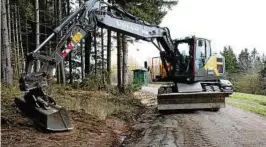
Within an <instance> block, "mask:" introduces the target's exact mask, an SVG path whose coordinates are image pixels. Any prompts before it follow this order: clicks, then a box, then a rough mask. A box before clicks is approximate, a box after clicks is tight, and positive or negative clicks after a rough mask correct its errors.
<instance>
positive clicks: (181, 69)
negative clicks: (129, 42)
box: [14, 0, 233, 131]
mask: <svg viewBox="0 0 266 147" xmlns="http://www.w3.org/2000/svg"><path fill="white" fill-rule="evenodd" d="M97 27H102V28H106V29H110V30H112V31H116V32H120V33H123V34H125V35H127V36H131V37H134V38H136V39H142V40H145V41H148V42H151V43H153V44H154V46H155V47H156V48H157V49H158V50H159V52H160V59H161V61H162V64H163V67H164V68H165V71H166V75H167V76H166V77H165V80H166V81H170V82H171V83H172V84H168V85H164V86H162V87H160V88H159V90H158V96H157V102H158V110H159V111H163V110H175V109H177V110H179V109H202V108H209V109H211V108H215V109H218V108H220V107H224V100H225V97H227V96H228V95H229V94H231V93H232V92H233V90H232V84H231V83H230V82H229V81H228V80H224V79H223V75H224V69H225V68H224V59H223V58H218V57H216V56H212V55H211V50H210V47H209V44H208V41H207V40H206V39H202V38H195V37H192V38H187V39H184V40H173V39H172V38H171V35H170V31H169V29H168V28H165V27H159V26H157V25H152V24H150V23H148V22H145V21H143V20H141V19H140V18H138V17H136V16H134V15H132V14H130V13H128V12H126V11H125V10H123V9H122V8H120V7H118V6H117V5H112V4H110V3H107V2H104V1H101V0H89V1H87V2H85V3H84V5H83V6H81V7H80V8H78V9H77V10H76V11H75V12H74V13H72V14H71V15H70V16H68V17H67V18H66V19H65V20H64V21H63V22H62V23H61V24H60V25H59V26H58V27H56V28H55V29H54V30H53V33H52V34H51V35H50V36H49V37H47V39H46V40H44V41H43V42H42V43H41V44H40V45H39V47H38V48H36V49H35V50H34V51H32V52H30V53H28V54H27V63H26V72H25V73H23V74H22V75H21V78H20V80H19V86H20V90H21V91H24V92H25V93H24V95H23V96H22V97H16V98H15V100H14V101H15V105H16V107H17V108H18V110H20V111H21V112H22V113H23V114H25V115H26V116H27V117H29V118H31V119H32V120H33V121H34V122H36V123H37V124H38V125H39V126H41V127H42V128H44V129H45V130H50V131H67V130H72V129H73V125H72V123H71V121H70V118H69V116H68V114H67V111H66V109H65V108H63V107H61V106H59V105H58V104H56V102H55V100H54V99H53V98H52V97H50V96H48V95H47V94H45V92H44V88H45V87H47V86H48V84H47V83H48V82H47V80H48V78H49V73H50V72H51V71H52V70H53V69H54V68H55V67H56V66H57V65H58V64H59V63H61V62H63V61H64V58H65V57H66V56H67V55H68V53H69V52H71V51H73V50H76V49H78V43H79V42H80V41H81V40H82V39H83V38H84V37H86V35H88V34H89V33H90V32H91V31H94V30H95V29H96V28H97ZM51 41H56V44H55V45H54V46H53V48H54V50H53V52H52V53H50V54H48V53H47V50H48V44H49V42H51ZM180 43H187V44H188V45H189V50H188V54H187V55H183V54H182V53H180V51H179V50H178V44H180ZM62 48H63V50H62ZM200 48H203V49H202V50H200ZM37 60H38V61H40V62H41V68H40V70H39V71H35V70H33V69H34V68H35V66H36V64H35V62H36V61H37Z"/></svg>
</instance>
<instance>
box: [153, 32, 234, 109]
mask: <svg viewBox="0 0 266 147" xmlns="http://www.w3.org/2000/svg"><path fill="white" fill-rule="evenodd" d="M175 54H176V56H177V59H178V61H179V66H178V67H177V68H178V70H173V68H174V67H173V66H172V67H171V64H170V63H168V64H167V67H166V68H167V69H169V68H170V69H172V70H170V71H169V72H170V74H168V75H170V76H167V74H166V70H165V68H157V69H159V72H158V71H155V69H156V66H157V67H162V66H163V65H162V64H161V62H160V61H159V63H160V64H159V66H158V65H155V62H154V60H158V59H160V58H153V62H152V63H153V64H152V68H151V69H152V70H151V76H152V79H153V81H162V82H170V83H171V84H169V83H168V84H166V85H162V86H161V87H160V88H159V90H158V96H157V102H158V110H159V111H163V110H175V109H177V110H179V109H212V110H215V111H217V110H219V109H220V108H222V107H225V97H227V96H228V95H230V94H231V93H232V92H233V90H232V84H231V83H230V82H229V81H228V80H223V78H224V66H225V64H224V63H225V61H224V58H223V57H222V56H218V55H213V54H212V50H211V44H210V40H208V39H204V38H197V37H195V36H193V37H186V38H184V39H179V40H175ZM157 63H158V62H157ZM171 72H172V73H171ZM158 73H159V74H158ZM155 74H157V76H154V75H155ZM158 75H160V76H158ZM171 81H173V82H171Z"/></svg>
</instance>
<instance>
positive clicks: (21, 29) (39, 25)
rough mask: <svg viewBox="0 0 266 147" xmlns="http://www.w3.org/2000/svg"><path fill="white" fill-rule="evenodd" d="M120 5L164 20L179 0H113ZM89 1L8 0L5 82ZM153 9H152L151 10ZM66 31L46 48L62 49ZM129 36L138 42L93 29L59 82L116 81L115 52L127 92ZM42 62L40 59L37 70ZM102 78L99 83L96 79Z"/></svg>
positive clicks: (3, 56) (59, 75)
mask: <svg viewBox="0 0 266 147" xmlns="http://www.w3.org/2000/svg"><path fill="white" fill-rule="evenodd" d="M108 2H109V3H113V4H118V5H119V6H121V7H123V8H124V9H125V10H127V11H128V12H131V13H132V14H134V15H136V16H138V17H140V18H142V19H144V20H145V21H148V22H150V23H152V24H157V25H158V24H159V23H160V21H161V20H162V18H163V17H164V16H165V15H166V12H167V11H168V10H169V9H170V8H171V7H172V6H174V5H176V4H177V1H163V0H156V1H152V3H150V1H149V0H147V1H142V2H140V1H133V0H127V1H125V0H116V1H115V0H108ZM83 3H84V0H44V1H39V0H19V1H18V0H3V1H2V3H1V4H2V7H1V8H2V10H1V13H2V15H1V17H2V18H1V22H2V27H1V42H2V43H1V52H2V53H1V59H2V60H1V81H2V82H3V83H5V84H7V85H12V84H14V83H15V82H17V80H18V79H19V77H20V74H21V73H23V72H24V71H25V68H26V61H27V59H26V58H27V56H26V55H27V53H29V52H32V51H33V50H35V49H36V48H37V47H38V46H39V45H40V43H42V42H43V41H44V40H45V39H46V38H47V37H48V36H49V35H50V34H51V33H52V32H53V29H54V28H55V27H57V26H58V25H59V24H60V23H62V22H63V21H64V20H65V19H66V18H67V17H68V16H69V15H70V14H72V13H73V12H74V11H75V10H76V9H77V8H78V7H80V6H81V5H83ZM146 10H148V11H146ZM60 37H62V36H60V35H58V36H57V38H56V39H55V40H53V41H50V42H49V45H48V46H47V47H46V48H45V52H46V53H45V54H51V53H52V52H53V51H54V50H56V46H55V45H56V41H58V40H59V39H60ZM127 41H131V42H132V41H134V40H133V39H132V38H129V37H127V36H126V35H124V34H121V33H117V32H112V31H110V30H107V29H103V28H97V29H96V30H95V31H93V32H90V33H89V35H87V36H86V37H85V38H84V39H83V40H82V41H81V42H80V44H79V47H78V48H79V49H77V50H75V51H73V52H71V53H70V54H69V55H68V56H67V59H66V60H65V62H64V63H62V64H61V63H60V64H59V65H58V66H57V68H56V71H54V72H53V77H54V80H55V81H56V82H57V83H58V84H63V85H65V84H73V83H75V84H76V81H79V82H80V81H84V82H83V85H86V84H84V83H88V80H89V82H92V83H93V84H91V85H93V86H92V88H96V89H97V88H100V87H104V85H110V84H111V76H110V75H111V72H112V71H111V52H112V51H113V50H116V54H117V69H118V70H117V78H116V79H117V87H118V88H119V89H120V90H121V91H122V90H123V89H124V88H125V87H126V85H128V84H129V82H128V73H129V71H128V70H129V69H128V68H124V67H128V66H127V64H128V47H127ZM38 68H40V65H38V63H36V70H38ZM94 83H97V84H94Z"/></svg>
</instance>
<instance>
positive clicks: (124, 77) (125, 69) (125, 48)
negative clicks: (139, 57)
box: [122, 35, 128, 89]
mask: <svg viewBox="0 0 266 147" xmlns="http://www.w3.org/2000/svg"><path fill="white" fill-rule="evenodd" d="M122 49H123V70H122V71H123V73H122V86H123V89H125V88H126V86H127V84H128V67H127V65H128V46H127V40H126V36H125V35H123V36H122Z"/></svg>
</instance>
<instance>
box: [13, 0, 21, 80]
mask: <svg viewBox="0 0 266 147" xmlns="http://www.w3.org/2000/svg"><path fill="white" fill-rule="evenodd" d="M14 16H15V20H14V21H15V32H16V49H17V65H18V66H17V67H18V77H19V76H20V73H21V68H20V65H21V54H20V47H19V39H18V38H19V37H18V34H19V32H18V7H17V5H16V4H15V15H14Z"/></svg>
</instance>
